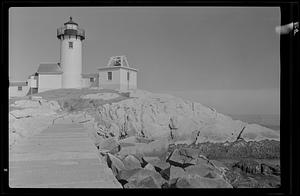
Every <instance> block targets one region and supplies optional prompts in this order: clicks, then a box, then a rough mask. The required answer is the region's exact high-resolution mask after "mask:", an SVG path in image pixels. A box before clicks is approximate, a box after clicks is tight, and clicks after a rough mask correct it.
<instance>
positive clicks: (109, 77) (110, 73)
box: [107, 71, 112, 80]
mask: <svg viewBox="0 0 300 196" xmlns="http://www.w3.org/2000/svg"><path fill="white" fill-rule="evenodd" d="M107 79H108V80H112V72H111V71H109V72H107Z"/></svg>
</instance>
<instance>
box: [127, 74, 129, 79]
mask: <svg viewBox="0 0 300 196" xmlns="http://www.w3.org/2000/svg"><path fill="white" fill-rule="evenodd" d="M127 80H128V81H129V72H127Z"/></svg>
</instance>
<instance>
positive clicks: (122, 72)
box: [98, 56, 137, 91]
mask: <svg viewBox="0 0 300 196" xmlns="http://www.w3.org/2000/svg"><path fill="white" fill-rule="evenodd" d="M98 71H99V87H100V88H105V89H114V90H120V91H126V90H132V89H136V88H137V69H134V68H131V67H129V64H128V62H127V59H126V56H114V57H111V58H110V60H109V62H108V64H107V66H106V67H101V68H98Z"/></svg>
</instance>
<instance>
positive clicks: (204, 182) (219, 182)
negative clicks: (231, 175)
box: [176, 175, 233, 188]
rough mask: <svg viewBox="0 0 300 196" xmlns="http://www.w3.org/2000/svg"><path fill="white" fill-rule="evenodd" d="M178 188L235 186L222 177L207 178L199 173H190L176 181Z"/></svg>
mask: <svg viewBox="0 0 300 196" xmlns="http://www.w3.org/2000/svg"><path fill="white" fill-rule="evenodd" d="M176 187H177V188H233V187H232V185H230V184H229V183H228V182H226V181H225V180H224V179H222V178H206V177H201V176H198V175H189V176H187V177H184V178H180V179H179V180H178V181H177V183H176Z"/></svg>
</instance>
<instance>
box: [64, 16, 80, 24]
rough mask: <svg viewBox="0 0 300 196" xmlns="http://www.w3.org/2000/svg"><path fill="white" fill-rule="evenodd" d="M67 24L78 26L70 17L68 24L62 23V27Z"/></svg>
mask: <svg viewBox="0 0 300 196" xmlns="http://www.w3.org/2000/svg"><path fill="white" fill-rule="evenodd" d="M68 24H72V25H77V26H78V24H77V23H76V22H74V21H73V20H72V16H70V20H69V21H68V22H66V23H64V25H68Z"/></svg>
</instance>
